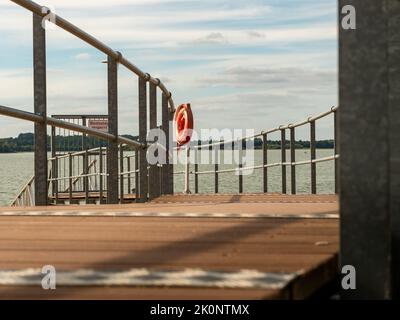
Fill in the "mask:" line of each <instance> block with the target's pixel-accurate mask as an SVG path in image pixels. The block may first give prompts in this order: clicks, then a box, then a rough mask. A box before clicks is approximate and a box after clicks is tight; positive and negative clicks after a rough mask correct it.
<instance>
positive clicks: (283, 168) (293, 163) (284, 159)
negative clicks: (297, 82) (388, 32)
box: [174, 107, 340, 194]
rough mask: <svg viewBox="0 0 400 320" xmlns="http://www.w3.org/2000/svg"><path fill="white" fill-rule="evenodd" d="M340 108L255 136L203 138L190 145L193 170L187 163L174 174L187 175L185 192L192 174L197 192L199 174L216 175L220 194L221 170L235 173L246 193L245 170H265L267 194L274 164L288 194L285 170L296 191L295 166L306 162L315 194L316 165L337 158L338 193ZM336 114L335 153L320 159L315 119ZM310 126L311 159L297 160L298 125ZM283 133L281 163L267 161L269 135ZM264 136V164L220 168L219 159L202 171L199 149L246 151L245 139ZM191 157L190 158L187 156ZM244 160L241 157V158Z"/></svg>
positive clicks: (240, 189) (215, 184) (265, 190)
mask: <svg viewBox="0 0 400 320" xmlns="http://www.w3.org/2000/svg"><path fill="white" fill-rule="evenodd" d="M338 110H339V107H332V108H331V109H330V110H329V111H327V112H324V113H322V114H319V115H317V116H314V117H309V118H307V119H306V120H304V121H301V122H298V123H294V124H289V125H284V126H279V127H276V128H273V129H269V130H264V131H262V132H260V133H258V134H255V135H252V136H246V137H243V138H240V139H236V140H228V141H217V142H211V143H209V144H202V142H201V141H198V145H197V146H192V147H189V148H190V149H193V150H194V152H195V153H196V154H195V157H194V158H195V159H196V161H195V163H194V171H190V169H189V166H190V163H189V162H187V164H186V170H185V171H177V172H175V173H174V174H178V175H182V174H184V175H185V191H184V192H190V191H189V189H188V186H189V180H190V175H194V179H195V181H194V186H195V191H194V192H195V193H199V176H200V175H207V174H213V175H214V192H215V193H219V174H222V173H232V172H235V173H236V174H237V176H238V184H239V186H238V189H239V193H243V172H244V171H248V170H261V169H262V170H263V192H264V193H267V192H268V169H270V168H273V167H281V179H282V180H281V187H282V193H283V194H286V193H288V190H287V189H288V188H287V175H286V170H287V168H288V167H289V168H290V171H291V179H290V180H291V181H290V185H291V193H292V194H296V192H297V191H296V189H297V180H296V167H298V166H303V165H310V169H311V174H310V180H311V190H310V193H311V194H316V193H317V170H316V164H317V163H321V162H327V161H334V164H335V169H334V171H335V173H334V180H335V187H334V188H335V193H338V181H339V179H338V160H339V157H340V155H339V148H338V120H337V119H338V112H339V111H338ZM332 114H333V118H334V119H333V121H334V155H333V156H329V157H321V158H317V155H316V134H315V131H316V122H317V121H318V120H320V119H323V118H325V117H327V116H329V115H332ZM306 125H309V128H310V131H309V132H310V159H309V160H304V161H296V152H295V151H296V145H295V143H296V128H299V127H302V126H306ZM287 130H288V131H289V132H290V139H289V150H290V161H287V155H286V151H287V149H288V148H287V147H288V146H287V140H286V131H287ZM276 132H280V133H281V145H280V149H281V155H280V158H281V161H279V162H274V163H269V162H268V135H271V134H273V133H276ZM260 137H261V138H262V152H263V163H262V164H261V165H255V166H243V165H242V164H241V163H240V164H239V165H238V167H236V168H229V169H220V164H219V163H218V161H216V163H215V164H214V170H208V171H200V170H199V164H198V163H197V158H198V157H197V152H199V151H200V150H201V149H209V150H210V151H212V150H213V148H216V147H219V148H220V147H221V146H223V147H225V146H226V145H230V144H231V145H232V150H234V148H235V146H239V150H240V151H243V150H242V148H245V145H243V141H246V140H250V139H256V138H260ZM189 152H190V151H189ZM188 159H189V157H188ZM239 159H240V160H241V157H239Z"/></svg>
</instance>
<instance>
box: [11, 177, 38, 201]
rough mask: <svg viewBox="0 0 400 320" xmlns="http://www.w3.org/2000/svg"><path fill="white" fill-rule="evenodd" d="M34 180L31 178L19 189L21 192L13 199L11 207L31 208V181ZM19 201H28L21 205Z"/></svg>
mask: <svg viewBox="0 0 400 320" xmlns="http://www.w3.org/2000/svg"><path fill="white" fill-rule="evenodd" d="M34 180H35V176H32V177H31V178H30V179H29V180H28V182H27V183H26V184H25V185H24V187H23V188H22V189H21V191H20V192H19V193H18V195H17V196H16V197H15V199H14V200H13V201H12V202H11V205H10V206H11V207H16V206H31V205H32V204H33V202H34V200H33V194H32V192H31V188H32V184H33V181H34ZM21 199H23V200H24V199H26V200H29V202H28V203H24V202H23V203H22V204H21V201H20V200H21Z"/></svg>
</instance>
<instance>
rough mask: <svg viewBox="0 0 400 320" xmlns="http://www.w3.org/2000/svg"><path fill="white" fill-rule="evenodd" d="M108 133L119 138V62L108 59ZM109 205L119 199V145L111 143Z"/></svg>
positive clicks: (108, 160)
mask: <svg viewBox="0 0 400 320" xmlns="http://www.w3.org/2000/svg"><path fill="white" fill-rule="evenodd" d="M107 65H108V132H109V133H111V134H113V135H115V136H118V62H117V61H116V60H115V59H113V58H111V57H108V64H107ZM107 173H108V177H107V203H108V204H117V203H118V201H119V199H118V143H117V141H113V142H109V143H108V148H107Z"/></svg>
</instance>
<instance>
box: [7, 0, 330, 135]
mask: <svg viewBox="0 0 400 320" xmlns="http://www.w3.org/2000/svg"><path fill="white" fill-rule="evenodd" d="M38 2H39V3H40V4H42V5H48V6H50V7H52V8H54V9H55V10H56V13H57V14H59V15H60V16H62V17H64V18H66V19H68V20H70V21H71V22H72V23H74V24H76V25H77V26H79V27H81V28H82V29H84V30H85V31H87V32H89V33H90V34H92V35H93V36H95V37H97V38H98V39H100V40H102V41H103V42H105V43H107V44H108V45H110V46H111V47H112V48H114V49H115V50H118V51H121V52H122V53H123V54H124V56H125V57H126V58H128V59H129V60H130V61H131V62H133V63H135V64H136V65H137V66H139V67H140V68H141V69H142V70H143V71H145V72H148V73H150V74H152V75H153V76H155V77H159V78H161V79H162V80H163V81H164V82H165V84H166V86H167V87H168V89H169V90H170V91H172V93H173V96H174V100H175V103H176V104H180V103H184V102H191V103H192V106H193V109H194V113H195V119H196V127H197V129H200V128H221V129H222V128H250V129H255V130H261V129H268V128H271V127H276V126H277V125H280V124H287V123H291V122H294V121H298V120H303V119H304V118H307V117H308V116H310V115H313V114H318V113H320V112H324V111H326V110H328V109H329V108H330V107H331V106H332V105H336V104H337V27H336V20H337V12H336V10H337V9H336V0H321V1H315V0H312V1H311V0H85V1H78V0H43V1H39V0H38ZM0 13H1V18H2V23H1V24H0V43H1V49H2V50H1V51H0V104H1V105H6V106H11V107H16V108H20V109H24V110H27V111H32V110H33V90H32V86H33V80H32V72H33V71H32V35H31V33H32V31H31V30H32V26H31V25H32V21H31V15H30V13H29V12H27V11H26V10H24V9H22V8H20V7H19V6H17V5H16V4H14V3H13V2H11V1H8V0H0ZM47 41H48V49H47V54H48V113H49V114H59V113H89V114H90V113H106V111H107V96H106V87H107V83H106V66H105V65H104V64H102V63H101V61H102V60H104V59H105V56H104V55H103V54H100V53H98V52H96V51H95V50H93V49H92V48H91V47H89V46H88V45H86V44H85V43H83V42H82V41H80V40H78V39H75V38H74V37H72V36H70V35H68V34H67V33H66V32H64V31H63V30H60V29H57V28H54V29H53V28H52V29H50V30H48V33H47ZM119 84H120V91H119V104H120V105H119V121H120V133H129V134H136V133H137V122H138V119H137V79H136V77H134V76H133V75H132V74H131V73H129V72H128V71H126V70H125V69H124V68H123V67H121V68H120V74H119ZM32 128H33V127H32V125H31V124H29V123H25V122H22V121H16V120H14V119H8V118H5V117H2V116H0V137H8V136H15V135H17V134H18V133H19V132H28V131H32V130H33V129H32ZM331 129H332V127H331V122H330V121H329V120H327V121H324V122H322V123H321V125H320V126H319V128H318V132H317V134H318V138H319V139H323V138H329V137H332V130H331ZM305 132H306V131H305V130H304V133H303V132H300V133H299V136H300V137H302V136H303V135H304V137H306V135H305Z"/></svg>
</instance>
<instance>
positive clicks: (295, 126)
mask: <svg viewBox="0 0 400 320" xmlns="http://www.w3.org/2000/svg"><path fill="white" fill-rule="evenodd" d="M338 109H339V107H338V106H334V107H332V108H331V109H330V110H329V111H326V112H324V113H321V114H319V115H316V116H312V117H309V118H307V119H306V120H304V121H301V122H297V123H294V124H288V125H282V126H279V127H276V128H272V129H268V130H263V131H261V132H259V133H257V134H254V135H251V136H246V137H241V138H238V139H236V140H227V141H216V142H213V143H209V144H202V145H201V146H192V148H193V149H205V148H210V147H215V146H218V145H225V144H230V143H234V142H240V141H245V140H250V139H254V138H258V137H262V136H263V135H265V134H271V133H275V132H279V131H281V130H284V129H291V128H298V127H301V126H304V125H306V124H309V123H311V122H313V121H317V120H319V119H321V118H324V117H326V116H329V115H330V114H332V113H334V112H336V111H337V110H338Z"/></svg>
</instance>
